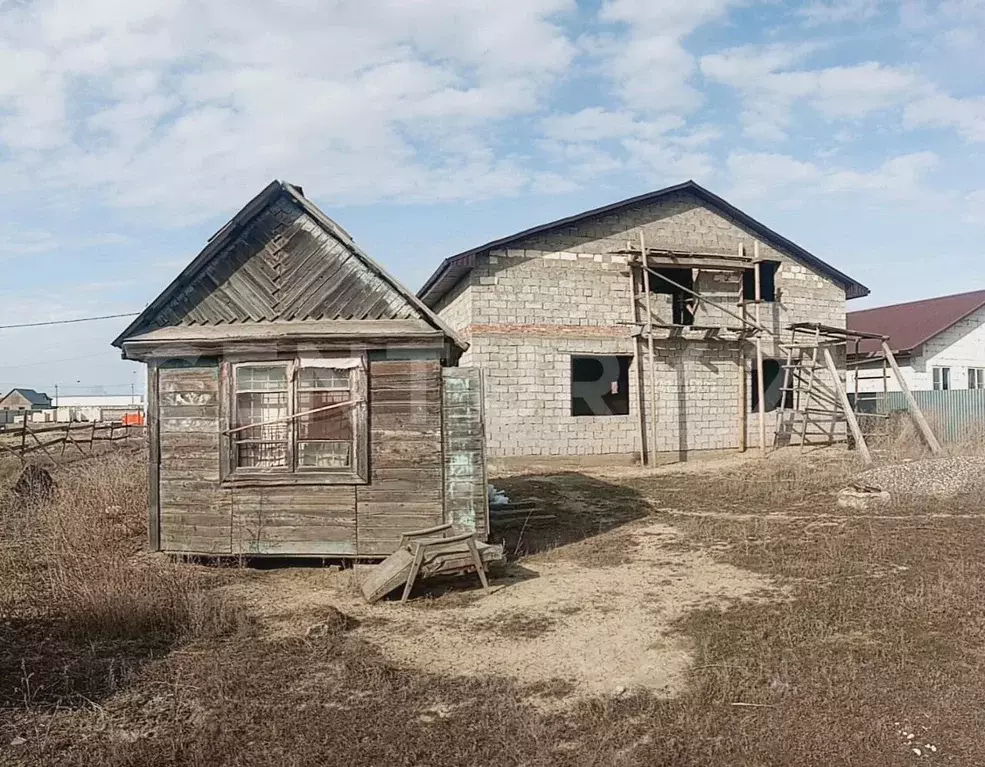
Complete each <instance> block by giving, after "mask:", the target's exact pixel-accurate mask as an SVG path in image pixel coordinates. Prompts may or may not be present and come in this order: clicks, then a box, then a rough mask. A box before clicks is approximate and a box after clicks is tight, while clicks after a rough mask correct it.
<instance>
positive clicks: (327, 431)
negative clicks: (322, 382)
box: [295, 391, 352, 440]
mask: <svg viewBox="0 0 985 767" xmlns="http://www.w3.org/2000/svg"><path fill="white" fill-rule="evenodd" d="M349 399H350V396H349V392H348V391H339V392H336V391H299V392H298V395H297V412H298V413H304V412H306V411H308V410H318V409H319V408H323V407H328V406H329V405H334V404H336V403H339V402H348V401H349ZM351 418H352V408H351V407H337V408H333V409H332V410H323V411H321V412H320V413H311V414H310V415H302V416H299V417H298V418H296V419H295V421H296V423H297V429H298V439H332V440H350V439H352V420H351Z"/></svg>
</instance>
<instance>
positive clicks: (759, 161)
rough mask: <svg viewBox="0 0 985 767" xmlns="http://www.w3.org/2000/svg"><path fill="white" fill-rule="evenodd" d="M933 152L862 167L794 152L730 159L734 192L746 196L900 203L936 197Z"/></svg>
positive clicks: (739, 155) (739, 154) (742, 154)
mask: <svg viewBox="0 0 985 767" xmlns="http://www.w3.org/2000/svg"><path fill="white" fill-rule="evenodd" d="M938 161H939V158H938V157H937V155H936V154H934V153H933V152H914V153H911V154H906V155H900V156H898V157H893V158H891V159H889V160H886V161H885V162H883V163H882V164H880V165H879V166H878V167H876V168H874V169H872V170H867V171H860V170H855V169H850V168H840V167H835V166H822V165H818V164H815V163H813V162H809V161H804V160H798V159H796V158H793V157H790V156H789V155H783V154H773V153H768V152H733V153H732V154H731V155H729V158H728V169H729V173H730V175H731V177H732V182H733V189H734V193H735V194H736V195H737V196H739V197H743V198H747V199H748V198H772V199H776V200H783V199H785V198H786V199H790V200H795V199H798V198H799V199H802V198H806V197H811V196H817V195H838V194H863V195H871V196H872V197H873V198H885V199H890V200H897V201H907V200H915V199H918V198H924V197H926V196H931V194H932V193H930V192H929V191H928V190H927V189H926V188H925V186H924V184H923V182H924V177H925V176H926V175H927V173H929V172H930V171H931V170H933V169H934V168H935V167H937V164H938Z"/></svg>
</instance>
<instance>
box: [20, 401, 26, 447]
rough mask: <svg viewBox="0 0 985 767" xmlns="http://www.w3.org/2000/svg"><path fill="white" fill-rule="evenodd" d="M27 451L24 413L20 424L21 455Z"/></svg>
mask: <svg viewBox="0 0 985 767" xmlns="http://www.w3.org/2000/svg"><path fill="white" fill-rule="evenodd" d="M25 449H27V411H25V412H24V419H23V423H21V455H24V450H25Z"/></svg>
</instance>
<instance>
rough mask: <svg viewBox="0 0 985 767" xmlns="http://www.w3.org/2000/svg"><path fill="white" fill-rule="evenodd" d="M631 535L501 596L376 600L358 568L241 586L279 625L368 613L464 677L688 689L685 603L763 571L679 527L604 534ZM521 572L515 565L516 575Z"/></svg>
mask: <svg viewBox="0 0 985 767" xmlns="http://www.w3.org/2000/svg"><path fill="white" fill-rule="evenodd" d="M610 536H620V537H622V538H623V539H624V540H625V542H626V543H627V545H629V546H631V548H632V556H631V557H630V558H629V561H628V562H627V563H625V564H617V565H613V566H606V567H586V566H583V565H581V564H578V563H577V562H576V561H570V560H567V559H564V558H553V557H552V558H550V559H548V560H546V561H538V560H531V561H527V562H522V563H520V566H519V567H515V568H514V569H513V571H512V577H505V578H503V577H501V578H498V579H496V580H495V581H494V593H493V594H492V595H491V596H489V597H483V596H481V595H478V594H475V593H472V592H469V593H468V596H467V597H464V595H463V594H462V592H460V591H458V592H449V593H448V594H446V595H445V596H442V597H440V598H438V599H434V600H418V601H417V603H416V604H410V605H407V606H401V605H399V604H397V603H394V602H381V603H377V604H375V605H366V604H364V603H363V602H362V600H361V599H360V598H359V596H358V594H357V593H356V590H355V588H354V586H353V584H352V583H351V582H350V580H349V578H350V576H349V574H348V573H342V574H337V575H334V576H333V575H331V574H329V573H328V572H326V571H318V570H296V569H295V570H282V571H272V572H269V573H263V574H261V576H260V577H259V578H256V579H253V580H252V581H251V583H250V584H243V585H240V586H237V587H235V588H236V589H239V590H241V591H242V594H241V596H242V598H244V599H246V600H248V601H249V603H250V604H251V605H252V606H253V607H254V608H255V609H257V610H258V611H259V612H260V613H261V615H262V616H263V619H264V622H265V624H266V625H267V626H268V628H269V630H270V631H271V632H274V633H277V634H282V635H283V634H288V635H290V634H303V633H304V632H305V630H306V629H307V627H308V626H310V625H311V623H312V619H313V617H316V616H317V615H318V613H319V610H322V611H324V610H325V609H327V608H328V607H329V606H331V607H336V608H338V609H340V610H342V611H343V612H344V613H346V614H347V615H350V616H352V617H354V618H356V619H357V620H358V621H360V625H359V626H358V627H357V628H356V629H354V631H353V634H354V635H355V636H360V637H363V638H365V639H366V640H368V641H370V642H372V643H373V644H375V645H377V646H378V647H379V648H380V649H381V650H382V651H383V653H384V654H385V655H386V656H387V657H388V658H389V659H391V660H392V661H394V662H395V663H397V664H400V665H404V666H408V667H414V668H420V669H426V670H428V671H431V672H434V671H440V672H444V673H448V674H456V675H458V674H461V675H468V676H474V675H483V674H486V675H503V676H508V677H513V678H515V679H517V680H520V681H522V682H525V683H538V682H541V683H550V682H554V681H556V680H561V681H563V682H568V683H570V685H571V686H572V687H571V689H572V692H573V693H574V694H597V693H613V692H619V691H621V690H622V689H627V690H629V689H632V688H648V689H650V690H653V691H656V692H658V693H661V694H665V695H672V694H674V693H675V692H677V691H678V690H679V689H680V688H681V686H682V684H683V678H684V673H685V671H686V669H687V666H688V663H689V652H688V648H687V646H686V645H685V644H683V643H682V641H681V640H680V638H679V637H678V636H677V635H676V634H675V633H674V632H673V630H672V625H673V623H674V621H675V620H677V619H678V618H680V617H681V616H682V615H684V614H685V613H687V612H689V611H691V610H695V609H699V608H702V607H708V606H713V605H724V604H726V603H728V602H729V601H731V600H734V599H741V598H753V597H759V596H761V595H763V594H765V593H766V592H767V590H768V589H769V584H768V583H767V582H766V581H764V580H763V579H761V578H760V577H758V576H756V575H754V574H752V573H748V572H745V571H742V570H739V569H737V568H734V567H731V566H728V565H723V564H721V563H717V562H715V561H713V559H712V558H711V557H710V556H709V555H708V554H704V553H695V552H687V551H685V550H683V548H682V547H681V546H679V545H678V544H679V533H678V531H677V530H676V529H675V528H673V527H671V526H669V525H666V524H662V523H655V522H650V521H648V522H645V523H638V524H634V525H632V526H629V527H628V528H621V529H619V530H616V531H613V532H612V533H609V534H607V535H603V536H599V539H598V540H599V544H600V545H605V544H606V539H607V538H608V537H610ZM508 576H509V574H508Z"/></svg>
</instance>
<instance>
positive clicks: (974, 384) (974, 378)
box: [968, 368, 985, 389]
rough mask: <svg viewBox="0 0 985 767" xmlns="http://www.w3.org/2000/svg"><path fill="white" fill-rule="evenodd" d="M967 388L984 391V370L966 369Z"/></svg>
mask: <svg viewBox="0 0 985 767" xmlns="http://www.w3.org/2000/svg"><path fill="white" fill-rule="evenodd" d="M968 388H969V389H985V368H968Z"/></svg>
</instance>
